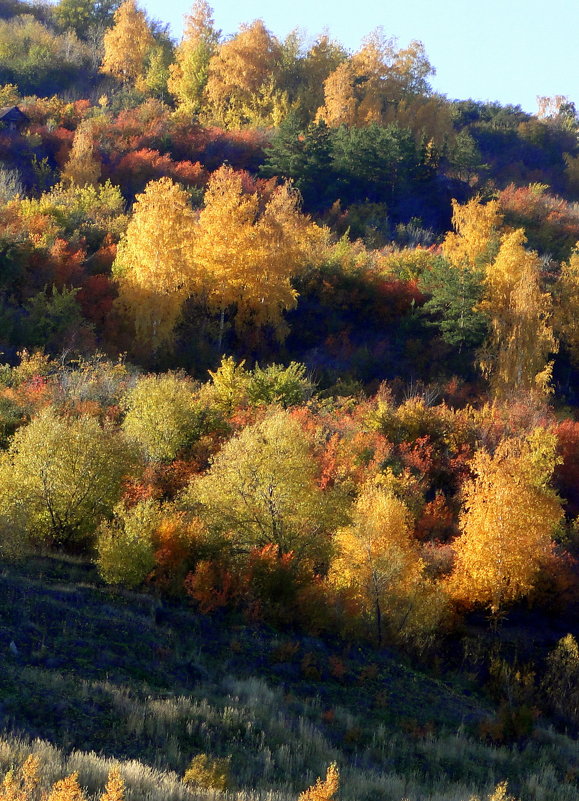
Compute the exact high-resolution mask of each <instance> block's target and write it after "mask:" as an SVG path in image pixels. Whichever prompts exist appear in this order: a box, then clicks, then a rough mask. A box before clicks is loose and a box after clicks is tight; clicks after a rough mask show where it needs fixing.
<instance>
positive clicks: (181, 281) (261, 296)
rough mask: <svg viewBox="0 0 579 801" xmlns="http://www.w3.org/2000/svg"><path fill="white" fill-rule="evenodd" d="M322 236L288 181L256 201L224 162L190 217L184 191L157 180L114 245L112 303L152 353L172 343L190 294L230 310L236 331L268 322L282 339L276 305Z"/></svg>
mask: <svg viewBox="0 0 579 801" xmlns="http://www.w3.org/2000/svg"><path fill="white" fill-rule="evenodd" d="M325 240H326V235H325V232H324V230H323V229H321V228H319V227H318V226H316V225H314V224H313V223H312V222H311V221H310V220H309V219H308V218H307V217H305V216H304V215H302V214H301V212H300V209H299V195H298V193H297V192H296V191H295V190H294V189H293V188H292V187H291V186H290V185H288V184H283V185H281V186H279V187H277V188H276V189H275V190H274V191H273V192H272V194H271V196H270V197H269V198H268V199H267V200H266V201H265V202H263V201H262V200H261V199H260V197H259V195H258V194H257V193H249V192H245V191H244V188H243V180H242V176H241V174H240V173H236V172H235V171H234V170H232V169H231V168H230V167H225V166H224V167H221V168H220V169H219V170H217V171H216V172H214V173H213V175H212V176H211V179H210V181H209V184H208V187H207V191H206V195H205V206H204V208H203V210H202V211H201V213H200V214H199V217H198V219H197V217H196V215H195V214H194V212H193V211H192V209H191V208H190V206H189V198H188V195H187V193H186V192H185V190H184V189H182V188H181V187H180V186H178V185H177V184H174V183H173V182H172V181H171V180H170V179H169V178H161V179H160V180H159V181H152V182H150V183H149V184H148V185H147V187H146V189H145V192H144V193H143V194H141V195H139V196H138V197H137V200H136V203H135V207H134V212H133V217H132V219H131V221H130V223H129V225H128V228H127V232H126V235H125V236H124V237H123V239H122V240H121V242H120V244H119V248H118V253H117V258H116V261H115V264H114V273H115V275H116V278H117V280H118V282H119V289H120V292H119V299H118V304H119V306H120V307H121V308H122V309H124V310H125V311H126V313H127V314H128V315H130V317H132V319H133V320H134V321H135V330H136V335H137V339H138V341H139V342H140V343H141V344H143V345H145V344H146V345H148V346H150V347H151V348H152V349H153V351H154V352H155V351H156V350H158V348H159V347H161V346H162V345H166V344H168V343H170V341H171V338H172V334H173V330H174V328H175V325H176V324H177V321H178V320H179V317H180V314H181V309H182V306H183V303H184V302H185V300H186V299H187V298H188V297H191V296H192V295H194V294H198V295H200V296H201V297H202V298H203V300H204V301H205V302H206V303H207V305H208V307H209V309H211V310H212V311H222V312H223V311H225V310H226V309H229V308H235V310H236V318H235V324H236V326H237V328H238V329H242V328H245V327H248V326H258V327H259V326H263V325H266V324H267V325H272V326H273V327H274V328H275V330H276V333H277V334H278V336H279V337H280V338H281V337H282V336H283V335H284V334H285V332H286V330H285V326H284V321H283V312H284V311H287V310H288V309H291V308H293V307H294V306H295V304H296V299H297V293H296V291H295V289H294V288H293V286H292V284H291V279H292V278H294V277H295V276H297V275H298V274H299V273H300V271H301V270H302V269H303V268H304V267H305V266H306V265H307V264H308V263H309V262H310V261H313V260H315V259H316V258H317V253H318V251H319V250H320V249H321V248H322V247H323V245H324V244H325Z"/></svg>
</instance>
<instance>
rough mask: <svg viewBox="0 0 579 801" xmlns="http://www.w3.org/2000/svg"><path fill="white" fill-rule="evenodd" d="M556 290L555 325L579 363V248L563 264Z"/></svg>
mask: <svg viewBox="0 0 579 801" xmlns="http://www.w3.org/2000/svg"><path fill="white" fill-rule="evenodd" d="M556 292H557V306H556V309H555V326H556V329H557V331H558V333H560V335H561V338H562V340H563V342H564V343H565V345H566V347H567V349H568V351H569V356H570V357H571V360H572V361H573V362H574V364H579V324H578V322H577V321H578V320H579V250H575V251H574V253H572V254H571V258H570V259H569V261H568V262H566V263H565V264H563V265H562V267H561V275H560V277H559V281H558V283H557V286H556Z"/></svg>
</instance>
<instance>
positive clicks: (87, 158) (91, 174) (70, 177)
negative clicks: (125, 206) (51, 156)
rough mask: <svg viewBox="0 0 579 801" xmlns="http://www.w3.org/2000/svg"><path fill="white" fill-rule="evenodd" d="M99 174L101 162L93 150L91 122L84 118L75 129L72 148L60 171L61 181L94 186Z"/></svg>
mask: <svg viewBox="0 0 579 801" xmlns="http://www.w3.org/2000/svg"><path fill="white" fill-rule="evenodd" d="M100 176H101V163H100V160H99V159H98V158H97V157H96V156H95V152H94V140H93V126H92V122H91V121H90V120H84V121H83V122H81V123H80V125H79V126H78V128H77V129H76V131H75V134H74V140H73V143H72V150H71V151H70V156H69V158H68V161H67V162H66V164H65V166H64V170H63V171H62V182H63V183H64V184H75V185H76V186H87V185H89V186H96V185H97V184H98V181H99V178H100Z"/></svg>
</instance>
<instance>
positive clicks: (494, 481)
mask: <svg viewBox="0 0 579 801" xmlns="http://www.w3.org/2000/svg"><path fill="white" fill-rule="evenodd" d="M556 461H557V458H556V438H555V435H554V434H551V433H550V432H549V431H547V430H545V429H535V430H534V431H533V432H532V433H531V434H530V435H529V436H528V437H525V438H505V439H504V440H502V441H501V442H500V444H499V446H498V447H497V449H496V451H495V452H494V453H489V452H488V451H487V450H484V449H483V450H480V451H478V452H477V454H476V455H475V457H474V459H473V462H472V470H473V472H474V478H473V479H472V480H471V481H470V482H468V483H467V485H466V486H465V488H464V492H463V494H464V502H463V512H462V515H461V519H460V528H461V532H462V533H461V535H460V536H459V538H458V539H457V540H456V542H455V543H454V550H455V554H456V564H455V569H454V572H453V575H452V577H451V579H450V589H451V592H452V593H453V595H454V596H455V597H456V598H458V599H460V600H462V601H464V602H467V603H469V604H480V605H482V606H486V607H488V608H489V609H490V611H491V612H492V613H493V614H495V613H497V612H498V611H499V610H500V609H501V608H502V607H503V606H505V605H506V604H510V603H513V602H514V601H517V600H519V599H520V598H522V597H524V596H525V595H527V594H528V593H529V592H530V591H531V590H532V588H533V586H534V585H535V582H536V579H537V576H538V573H539V571H540V568H541V565H542V564H544V562H545V560H546V558H547V557H548V556H549V554H550V551H551V548H552V543H553V540H552V537H553V533H554V530H555V528H556V526H557V525H558V523H559V521H560V520H561V517H562V510H561V501H560V499H559V497H558V496H557V495H556V493H555V492H554V490H553V489H552V488H551V484H550V482H551V476H552V474H553V469H554V467H555V464H556Z"/></svg>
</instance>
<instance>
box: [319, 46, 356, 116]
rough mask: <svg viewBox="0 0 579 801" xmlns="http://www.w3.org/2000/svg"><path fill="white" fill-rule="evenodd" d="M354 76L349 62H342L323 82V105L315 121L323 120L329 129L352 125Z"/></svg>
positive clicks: (354, 114)
mask: <svg viewBox="0 0 579 801" xmlns="http://www.w3.org/2000/svg"><path fill="white" fill-rule="evenodd" d="M354 82H355V75H354V70H353V68H352V65H351V63H350V62H349V61H344V62H342V64H339V65H338V67H336V69H335V70H334V71H333V72H332V73H331V74H330V75H329V76H328V77H327V78H326V80H325V81H324V100H325V102H324V105H323V106H322V108H320V109H318V113H317V115H316V121H320V120H323V121H324V122H325V123H326V125H328V126H329V127H330V128H337V127H339V126H340V125H353V124H354V122H355V121H356V96H355V94H354Z"/></svg>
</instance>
